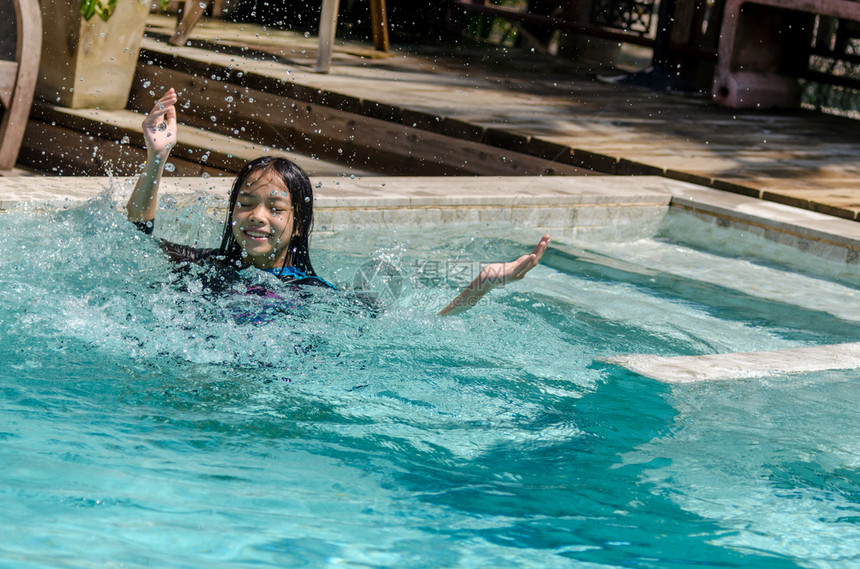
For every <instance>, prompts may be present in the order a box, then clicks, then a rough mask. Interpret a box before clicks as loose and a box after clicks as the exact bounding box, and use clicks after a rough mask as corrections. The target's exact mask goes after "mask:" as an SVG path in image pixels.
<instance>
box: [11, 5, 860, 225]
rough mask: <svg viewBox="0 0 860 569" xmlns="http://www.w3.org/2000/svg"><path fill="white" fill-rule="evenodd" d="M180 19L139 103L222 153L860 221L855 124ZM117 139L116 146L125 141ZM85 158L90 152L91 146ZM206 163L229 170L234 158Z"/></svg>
mask: <svg viewBox="0 0 860 569" xmlns="http://www.w3.org/2000/svg"><path fill="white" fill-rule="evenodd" d="M173 25H174V21H173V20H172V19H167V18H165V17H158V16H156V17H153V18H152V19H151V20H150V30H149V32H150V37H149V38H147V39H145V40H144V52H143V53H142V55H141V60H140V65H139V70H138V73H139V77H138V80H137V81H136V87H135V90H134V93H133V100H132V103H131V107H132V110H138V111H141V110H147V109H148V108H149V107H150V106H151V104H152V100H153V94H155V93H158V92H159V91H160V90H161V89H163V88H164V87H166V86H175V87H177V88H178V89H179V90H181V91H182V93H183V97H184V98H185V99H187V100H188V102H189V105H188V108H183V109H182V110H181V113H182V114H181V120H184V121H185V122H186V123H187V124H188V125H189V128H191V127H196V128H197V129H205V130H202V132H212V133H214V135H218V136H220V137H223V138H222V139H219V140H218V141H215V140H212V141H211V142H212V144H213V146H217V147H218V148H214V149H213V150H217V151H218V152H220V153H221V154H222V155H224V156H226V157H231V155H232V156H233V157H236V156H239V155H240V154H241V153H235V152H231V151H230V150H227V149H225V145H226V148H228V149H229V148H230V146H231V145H237V143H239V142H241V141H249V142H251V143H253V144H256V145H257V146H258V147H269V148H273V149H274V148H278V149H280V150H281V151H289V152H297V153H299V154H307V155H312V156H313V157H315V158H316V159H320V160H321V161H322V163H324V164H326V167H327V168H329V172H330V171H331V170H330V168H337V165H338V164H341V165H342V167H343V169H344V172H345V173H347V174H349V171H350V169H351V170H352V171H353V172H358V173H361V174H364V175H367V173H369V172H377V173H379V174H385V175H405V174H412V175H429V174H438V175H452V174H460V175H462V174H482V175H514V174H521V175H545V174H564V175H587V174H589V173H591V172H595V173H603V174H615V175H661V176H666V177H669V178H674V179H679V180H684V181H690V182H694V183H698V184H701V185H704V186H709V187H712V188H717V189H722V190H727V191H731V192H736V193H741V194H744V195H748V196H754V197H759V198H762V199H766V200H772V201H776V202H780V203H786V204H790V205H795V206H798V207H803V208H807V209H811V210H815V211H819V212H822V213H828V214H831V215H836V216H839V217H844V218H848V219H854V220H857V219H858V215H860V121H857V120H851V119H847V118H841V117H835V116H829V115H824V114H820V113H816V112H812V111H800V112H764V111H755V112H754V111H736V110H729V109H723V108H719V107H717V106H716V105H714V104H713V103H712V102H711V101H710V99H709V98H706V97H701V98H696V97H689V96H681V95H675V94H669V93H658V92H653V91H648V90H641V89H636V88H632V87H625V86H620V85H615V84H609V83H604V82H601V81H598V80H597V79H596V78H595V76H596V75H597V74H600V73H611V70H607V69H598V68H595V67H593V66H588V65H584V64H578V63H573V62H569V61H565V60H559V59H554V58H550V57H548V56H543V55H539V54H533V53H524V52H518V51H514V50H504V49H500V48H494V47H475V46H472V47H461V48H452V47H451V46H446V47H438V48H430V47H415V46H404V47H402V48H398V47H397V46H395V50H394V52H393V53H392V55H391V56H390V57H387V58H379V57H372V56H371V55H372V52H371V50H370V46H369V44H368V45H364V46H362V45H361V44H346V43H343V44H341V45H339V46H337V47H336V49H335V57H334V59H333V64H332V69H331V72H330V73H329V74H327V75H323V74H317V73H314V72H313V64H314V61H315V58H316V38H314V37H310V38H306V37H303V36H302V35H300V34H296V33H291V32H283V31H271V30H269V31H266V30H264V29H262V28H260V27H256V26H252V25H248V24H241V25H239V24H227V23H224V22H216V21H204V22H203V23H201V24H200V25H199V26H198V27H197V28H196V29H195V30H194V33H193V34H192V36H191V37H192V39H191V45H190V46H185V47H180V48H175V47H171V46H168V45H167V43H166V38H167V37H168V35H169V32H171V30H172V26H173ZM40 113H41V115H40V116H42V117H47V118H42V119H39V118H38V116H37V117H36V119H34V121H35V122H34V123H31V129H30V130H28V137H29V139H30V144H29V156H31V157H33V156H35V155H36V154H37V153H42V152H44V149H45V143H46V140H47V139H48V138H52V139H55V138H56V136H55V135H46V134H44V131H45V129H48V128H49V127H50V128H55V129H56V128H65V123H64V122H63V120H62V116H63V115H68V114H69V113H66V112H64V111H62V110H59V109H53V108H42V110H41V111H40ZM82 114H86V113H78V116H77V117H76V118H75V120H76V121H78V123H80V122H81V121H83V120H89V121H92V122H91V123H90V126H88V127H87V129H88V130H87V131H86V132H87V134H88V135H89V134H90V133H91V132H96V134H97V135H98V132H101V131H100V130H99V128H96V127H94V126H93V125H94V124H96V123H97V122H99V121H103V120H108V121H109V120H110V116H109V113H98V112H95V111H91V112H89V115H88V116H87V117H83V116H82ZM212 117H215V118H214V120H213V119H212ZM117 120H119V119H117ZM122 120H124V121H125V123H124V124H126V127H125V128H126V131H123V132H130V133H131V134H132V135H134V133H133V132H132V130H133V122H134V121H129V120H128V119H127V118H124V119H122ZM52 123H53V124H52ZM129 125H131V126H129ZM39 129H42V130H41V131H40V130H39ZM39 132H41V133H42V134H39ZM116 132H117V131H114V134H111V135H109V136H105V137H104V138H106V139H108V140H110V139H111V138H112V137H113V138H114V139H116V138H117V137H118V135H117V134H116ZM214 135H213V136H214ZM99 136H101V135H99ZM131 140H132V144H131V145H132V146H133V145H134V144H137V143H138V142H135V141H136V140H137V139H135V138H134V137H133V136H132V138H131ZM189 142H191V139H189ZM82 143H83V144H86V140H85V139H82ZM242 144H245V143H244V142H243V143H242ZM197 145H198V148H197V151H196V152H197V153H196V154H195V151H192V150H188V151H187V152H186V155H184V156H183V159H185V158H187V159H188V161H189V164H193V163H194V161H195V156H201V155H202V154H203V153H205V152H204V151H205V150H206V148H205V147H206V141H197ZM246 146H247V145H246ZM26 148H27V142H25V149H26ZM103 148H104V144H103ZM177 150H182V149H181V148H180V149H177ZM254 150H255V151H256V150H257V148H256V147H255V148H254ZM78 153H79V154H80V155H81V156H84V157H86V156H89V154H88V151H86V150H85V151H80V146H78ZM67 154H68V153H67ZM133 161H134V162H139V157H138V158H134V160H133ZM121 162H122V160H121V157H119V156H117V158H116V161H115V163H121ZM196 167H197V168H198V169H200V171H203V169H205V168H212V169H213V172H212V173H215V172H216V171H221V170H223V171H230V170H231V169H232V167H231V166H230V165H229V164H226V162H225V164H223V165H221V166H218V167H215V166H213V164H212V163H211V162H210V163H209V164H199V163H198V164H197V166H196ZM219 168H220V169H221V170H218V169H219ZM193 169H194V168H193V167H189V168H186V169H184V170H183V171H182V173H183V174H184V175H190V174H192V173H193ZM310 169H311V170H313V165H311V168H310ZM78 170H86V167H81V168H79V169H78ZM90 173H92V174H96V173H99V172H90ZM177 173H178V172H177Z"/></svg>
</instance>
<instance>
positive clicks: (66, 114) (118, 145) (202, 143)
mask: <svg viewBox="0 0 860 569" xmlns="http://www.w3.org/2000/svg"><path fill="white" fill-rule="evenodd" d="M141 121H143V115H142V114H140V113H136V112H133V111H128V110H118V111H106V110H99V109H68V108H65V107H58V106H54V105H50V104H47V103H43V102H40V101H36V102H35V103H34V104H33V109H32V112H31V114H30V120H29V122H28V124H27V134H26V137H25V139H24V144H23V146H22V148H21V154H20V156H19V162H20V163H21V164H24V165H26V166H29V167H31V168H34V169H36V170H39V171H42V172H46V173H48V174H49V175H67V176H72V175H104V174H108V173H110V174H114V175H118V176H130V175H134V174H137V173H138V172H139V171H140V165H141V164H143V162H144V160H145V159H146V152H145V150H144V149H143V148H144V142H143V129H142V126H141ZM178 135H179V143H178V145H177V146H176V148H175V149H174V150H173V152H172V153H171V156H170V163H171V164H173V166H174V170H173V172H174V173H173V175H175V176H230V177H232V175H233V174H234V173H236V172H237V171H239V169H240V168H242V166H243V165H244V164H245V163H246V162H248V161H249V160H252V159H254V158H257V157H258V156H261V155H263V154H272V155H275V156H281V157H284V158H288V159H290V160H293V161H294V162H296V163H298V164H299V165H300V166H301V167H302V168H304V169H305V170H306V171H307V172H308V173H309V174H310V175H311V176H337V175H344V174H345V175H350V174H353V175H356V176H364V175H370V174H371V172H370V171H368V170H364V169H360V168H351V167H349V166H347V165H344V164H341V163H338V162H335V161H329V160H321V159H318V158H311V157H309V156H306V155H303V154H299V153H296V152H289V151H285V150H279V149H277V148H267V147H264V146H262V145H258V144H254V143H252V142H248V141H246V140H242V139H241V138H238V137H235V136H228V135H225V134H220V133H217V132H211V131H208V130H205V129H203V128H199V127H194V126H191V125H186V124H179V133H178Z"/></svg>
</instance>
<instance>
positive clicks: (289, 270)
mask: <svg viewBox="0 0 860 569" xmlns="http://www.w3.org/2000/svg"><path fill="white" fill-rule="evenodd" d="M263 270H264V271H266V272H267V273H271V274H273V275H275V276H276V277H280V278H284V277H289V278H291V279H292V280H301V279H317V280H319V281H320V282H323V283H325V284H326V285H328V286H330V287H331V288H335V286H334V285H333V284H331V283H330V282H328V281H326V280H325V279H321V278H319V277H316V276H311V275H309V274H307V273H306V272H304V271H302V270H300V269H298V268H296V267H292V266H289V267H278V268H276V269H263Z"/></svg>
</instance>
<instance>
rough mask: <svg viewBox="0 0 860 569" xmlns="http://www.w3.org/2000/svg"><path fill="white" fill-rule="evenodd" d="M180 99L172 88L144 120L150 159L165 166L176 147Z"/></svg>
mask: <svg viewBox="0 0 860 569" xmlns="http://www.w3.org/2000/svg"><path fill="white" fill-rule="evenodd" d="M178 99H179V97H178V96H177V95H176V91H174V90H173V89H172V88H171V89H169V90H168V91H167V93H165V94H164V96H163V97H161V98H160V99H159V100H158V101H156V102H155V106H154V107H153V108H152V112H150V113H149V114H148V115H147V116H146V118H145V119H144V120H143V138H144V140H146V151H147V155H148V157H149V158H158V159H159V161H160V162H161V163H162V164H164V162H165V161H166V160H167V157H168V155H170V149H171V148H173V147H174V146H175V145H176V107H175V106H174V105H176V101H177V100H178Z"/></svg>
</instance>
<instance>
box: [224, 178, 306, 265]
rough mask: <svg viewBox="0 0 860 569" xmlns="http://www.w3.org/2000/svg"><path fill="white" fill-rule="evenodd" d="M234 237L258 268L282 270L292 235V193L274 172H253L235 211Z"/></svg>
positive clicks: (239, 196)
mask: <svg viewBox="0 0 860 569" xmlns="http://www.w3.org/2000/svg"><path fill="white" fill-rule="evenodd" d="M232 224H233V237H234V238H235V239H236V243H238V244H239V247H241V248H242V251H243V252H244V253H246V254H247V257H245V256H243V258H244V259H245V260H246V261H247V263H248V264H250V265H253V266H255V267H257V268H258V269H274V268H278V267H281V266H282V265H283V264H284V260H285V259H286V257H287V247H288V246H289V243H290V237H292V236H293V205H292V202H291V201H290V191H289V189H287V187H286V185H285V184H284V182H283V180H281V178H280V177H279V176H278V175H277V174H276V173H275V172H273V171H271V170H269V169H264V170H263V171H262V172H252V173H251V175H250V176H248V179H247V180H246V181H245V185H244V187H243V188H241V189H240V190H239V195H238V196H237V198H236V205H235V207H234V208H233V220H232Z"/></svg>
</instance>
